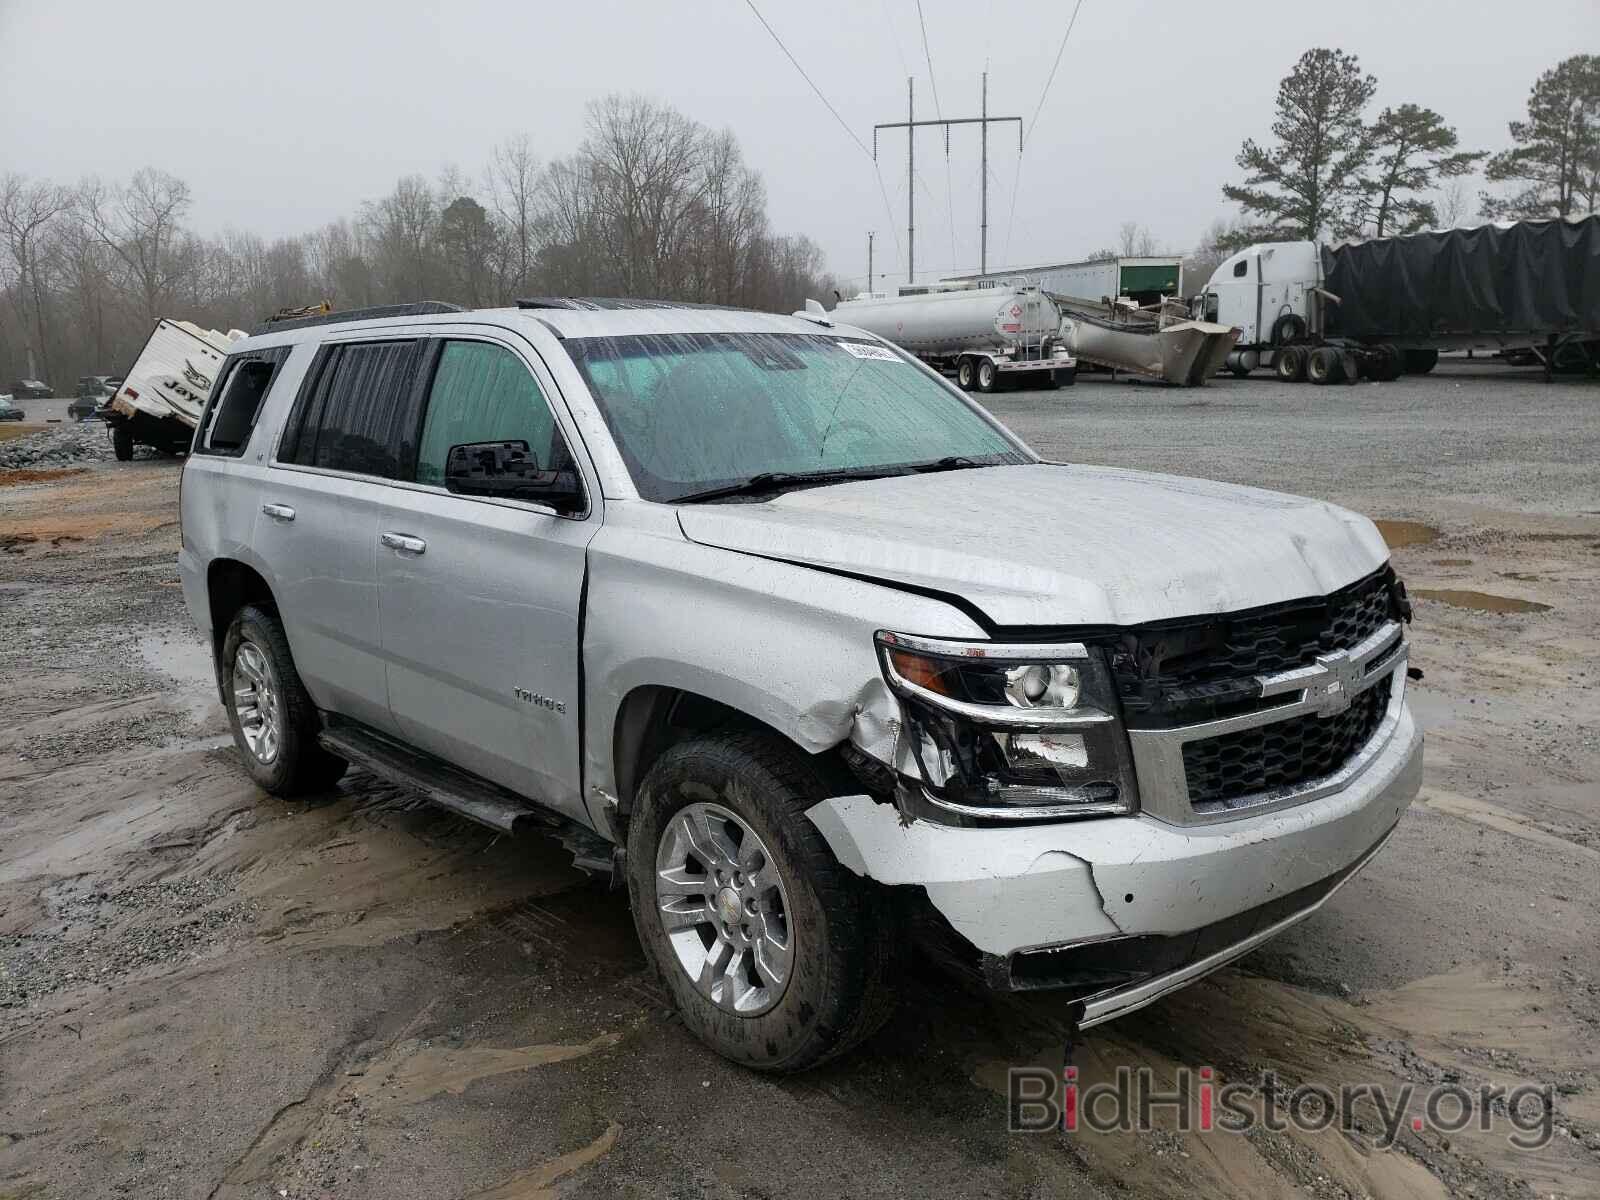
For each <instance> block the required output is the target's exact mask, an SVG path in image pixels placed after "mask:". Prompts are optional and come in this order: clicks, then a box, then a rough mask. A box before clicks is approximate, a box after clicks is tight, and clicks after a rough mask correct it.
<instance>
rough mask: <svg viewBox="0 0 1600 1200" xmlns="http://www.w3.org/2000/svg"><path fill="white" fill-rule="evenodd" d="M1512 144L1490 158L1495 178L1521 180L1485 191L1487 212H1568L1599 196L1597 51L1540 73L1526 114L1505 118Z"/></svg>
mask: <svg viewBox="0 0 1600 1200" xmlns="http://www.w3.org/2000/svg"><path fill="white" fill-rule="evenodd" d="M1510 130H1511V140H1512V141H1513V142H1515V143H1516V145H1515V146H1513V147H1512V148H1511V149H1510V150H1503V151H1501V152H1500V153H1499V154H1496V155H1494V156H1493V157H1492V158H1490V159H1489V165H1488V166H1487V167H1486V168H1485V170H1484V174H1485V175H1486V176H1487V177H1488V178H1489V180H1490V181H1491V182H1494V183H1520V184H1522V185H1524V186H1523V188H1522V190H1521V191H1518V192H1516V193H1514V194H1513V195H1510V196H1506V197H1495V196H1490V195H1489V194H1488V193H1484V195H1483V197H1482V200H1483V215H1484V216H1486V217H1569V216H1574V215H1577V214H1579V213H1583V212H1588V211H1591V210H1593V209H1594V207H1595V205H1596V203H1597V201H1600V196H1597V194H1596V192H1597V190H1600V55H1594V54H1574V55H1573V56H1572V57H1571V58H1567V59H1563V60H1562V61H1561V62H1559V63H1557V64H1556V65H1555V66H1554V67H1552V68H1551V69H1550V70H1548V71H1546V72H1545V73H1544V74H1543V75H1541V76H1539V81H1538V82H1537V83H1535V84H1534V85H1533V88H1532V90H1531V91H1530V92H1529V94H1528V119H1527V120H1526V121H1512V122H1511V123H1510Z"/></svg>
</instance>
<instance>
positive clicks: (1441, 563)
mask: <svg viewBox="0 0 1600 1200" xmlns="http://www.w3.org/2000/svg"><path fill="white" fill-rule="evenodd" d="M1432 561H1433V565H1434V566H1436V567H1470V566H1471V565H1472V560H1471V559H1470V558H1436V559H1433V560H1432Z"/></svg>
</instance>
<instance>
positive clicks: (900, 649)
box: [877, 631, 1138, 820]
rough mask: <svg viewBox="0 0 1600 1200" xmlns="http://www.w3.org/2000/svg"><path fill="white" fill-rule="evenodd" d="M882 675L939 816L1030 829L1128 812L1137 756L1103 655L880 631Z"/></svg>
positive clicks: (1073, 647)
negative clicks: (1035, 824) (1015, 823)
mask: <svg viewBox="0 0 1600 1200" xmlns="http://www.w3.org/2000/svg"><path fill="white" fill-rule="evenodd" d="M877 641H878V655H879V658H880V660H881V662H882V664H883V673H884V677H885V678H886V679H887V680H888V682H889V686H890V687H891V688H893V689H894V692H895V695H896V696H898V697H899V700H900V707H901V710H902V713H903V715H904V717H905V732H906V738H907V742H908V745H909V749H910V751H911V754H912V756H913V757H914V758H915V759H916V765H917V767H918V769H919V770H920V772H921V775H922V783H923V792H924V794H925V795H926V797H927V799H928V800H929V801H930V802H931V803H932V804H933V805H934V806H936V807H937V808H941V809H944V810H947V811H949V812H952V813H956V814H960V815H962V816H970V817H979V818H990V819H1001V820H1029V819H1043V818H1060V817H1070V816H1107V815H1112V814H1121V813H1130V812H1133V811H1134V810H1135V809H1136V808H1137V807H1138V789H1137V786H1136V785H1135V783H1134V775H1133V762H1132V756H1131V754H1130V752H1129V749H1128V738H1127V735H1126V733H1124V732H1123V728H1122V722H1121V721H1120V720H1119V719H1118V718H1117V712H1118V709H1117V699H1116V691H1115V688H1114V687H1113V685H1112V681H1111V674H1110V672H1109V670H1108V669H1107V667H1106V663H1105V660H1104V659H1103V658H1102V656H1101V654H1100V652H1099V651H1098V650H1097V649H1094V648H1092V647H1086V646H1082V645H1078V644H1076V643H1070V644H1062V645H1049V646H1019V645H1007V644H1004V643H992V644H991V643H982V642H979V643H968V642H947V641H940V640H935V639H931V638H919V637H911V636H909V635H907V634H900V633H889V632H887V631H880V632H879V633H878V636H877Z"/></svg>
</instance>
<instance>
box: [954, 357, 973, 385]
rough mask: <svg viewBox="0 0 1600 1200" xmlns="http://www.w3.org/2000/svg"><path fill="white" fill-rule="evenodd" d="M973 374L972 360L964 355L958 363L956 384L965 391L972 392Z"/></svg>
mask: <svg viewBox="0 0 1600 1200" xmlns="http://www.w3.org/2000/svg"><path fill="white" fill-rule="evenodd" d="M972 376H973V370H972V360H971V359H970V358H967V357H965V356H963V357H962V358H961V359H960V361H958V362H957V363H956V386H957V387H958V388H960V389H961V390H962V391H963V392H970V391H971V390H972Z"/></svg>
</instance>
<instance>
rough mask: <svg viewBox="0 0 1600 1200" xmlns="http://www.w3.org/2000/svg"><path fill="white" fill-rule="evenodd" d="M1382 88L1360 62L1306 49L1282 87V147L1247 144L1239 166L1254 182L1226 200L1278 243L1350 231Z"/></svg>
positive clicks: (1278, 124) (1230, 189)
mask: <svg viewBox="0 0 1600 1200" xmlns="http://www.w3.org/2000/svg"><path fill="white" fill-rule="evenodd" d="M1377 87H1378V81H1377V79H1376V78H1374V77H1373V76H1371V75H1367V74H1364V73H1363V72H1362V70H1361V64H1360V61H1359V60H1358V59H1357V58H1356V56H1355V55H1353V54H1346V53H1344V51H1342V50H1327V49H1322V48H1320V47H1319V48H1317V49H1314V50H1307V51H1306V52H1305V53H1304V54H1302V55H1301V56H1300V61H1299V62H1297V63H1296V64H1295V67H1294V70H1293V71H1291V72H1289V74H1288V75H1286V76H1285V77H1284V79H1283V81H1282V82H1281V83H1279V84H1278V101H1277V109H1278V117H1277V120H1275V121H1274V122H1273V123H1272V134H1273V136H1274V137H1275V138H1277V145H1275V146H1272V147H1270V148H1268V147H1263V146H1260V145H1258V144H1257V143H1256V142H1255V141H1254V140H1253V139H1248V138H1247V139H1246V140H1245V143H1244V145H1243V147H1241V148H1240V150H1239V156H1238V158H1237V159H1236V160H1235V161H1236V162H1237V163H1238V164H1239V166H1240V168H1241V169H1243V170H1245V171H1248V172H1249V177H1248V178H1247V179H1246V180H1245V181H1244V183H1243V184H1228V185H1226V186H1224V187H1223V189H1222V191H1223V194H1224V195H1225V196H1227V197H1228V199H1230V200H1233V201H1235V202H1236V203H1237V204H1239V205H1240V206H1241V207H1242V208H1243V209H1244V210H1245V212H1246V213H1248V214H1250V216H1251V218H1252V221H1253V222H1254V223H1259V224H1261V225H1264V226H1266V227H1267V228H1268V229H1270V231H1271V232H1272V233H1273V234H1274V235H1276V236H1280V237H1291V238H1315V237H1317V236H1319V235H1320V234H1322V233H1324V232H1331V233H1344V232H1348V231H1349V230H1350V229H1351V228H1353V227H1354V225H1355V224H1356V211H1355V210H1356V209H1357V208H1358V207H1359V201H1360V194H1361V188H1362V170H1363V168H1364V167H1365V166H1366V164H1367V160H1368V158H1369V157H1370V156H1371V153H1372V145H1371V139H1370V134H1369V131H1368V130H1367V128H1366V126H1365V124H1364V123H1363V122H1362V112H1363V111H1364V110H1365V109H1366V106H1367V103H1368V102H1369V101H1370V100H1371V99H1372V95H1373V93H1374V92H1375V91H1376V90H1377Z"/></svg>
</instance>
